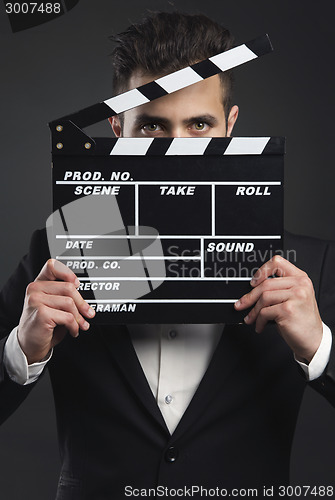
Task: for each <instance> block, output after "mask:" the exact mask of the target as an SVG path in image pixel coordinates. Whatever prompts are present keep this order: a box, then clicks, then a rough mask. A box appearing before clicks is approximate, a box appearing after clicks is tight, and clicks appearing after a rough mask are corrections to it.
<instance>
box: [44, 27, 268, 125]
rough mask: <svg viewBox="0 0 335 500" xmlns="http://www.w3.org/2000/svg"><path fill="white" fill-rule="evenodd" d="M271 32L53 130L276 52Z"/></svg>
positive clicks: (60, 122)
mask: <svg viewBox="0 0 335 500" xmlns="http://www.w3.org/2000/svg"><path fill="white" fill-rule="evenodd" d="M272 50H273V47H272V45H271V42H270V39H269V36H268V35H263V36H261V37H258V38H256V39H254V40H251V41H250V42H248V43H244V44H242V45H239V46H237V47H234V48H232V49H230V50H227V51H225V52H221V53H220V54H216V55H215V56H212V57H209V58H208V59H205V60H203V61H200V62H199V63H196V64H193V65H192V66H188V67H186V68H183V69H180V70H178V71H175V72H174V73H170V74H169V75H166V76H163V77H162V78H158V79H157V80H154V81H152V82H150V83H147V84H146V85H142V86H141V87H138V88H135V89H132V90H128V91H127V92H124V93H122V94H119V95H116V96H114V97H111V98H110V99H106V100H105V101H103V102H100V103H98V104H94V105H92V106H89V107H88V108H84V109H82V110H81V111H78V112H77V113H73V114H71V115H67V116H64V117H63V118H60V119H59V120H57V121H53V122H51V123H50V124H49V126H50V128H51V131H52V133H53V132H54V131H55V127H57V126H58V127H59V128H60V127H62V126H63V122H65V121H68V120H70V121H71V122H72V123H74V124H75V125H76V126H77V127H79V128H80V129H81V128H85V127H88V126H89V125H92V124H94V123H97V122H99V121H102V120H105V119H107V118H110V117H111V116H114V115H117V114H119V113H123V112H124V111H128V110H129V109H132V108H136V107H137V106H140V105H141V104H145V103H147V102H150V101H153V100H155V99H158V98H159V97H163V96H165V95H167V94H171V93H173V92H177V91H178V90H181V89H183V88H185V87H188V86H189V85H193V84H194V83H197V82H201V81H202V80H205V79H206V78H209V77H211V76H214V75H217V74H219V73H221V72H223V71H228V70H230V69H233V68H235V67H237V66H240V65H241V64H244V63H246V62H248V61H252V60H253V59H257V58H258V57H260V56H262V55H265V54H267V53H269V52H272Z"/></svg>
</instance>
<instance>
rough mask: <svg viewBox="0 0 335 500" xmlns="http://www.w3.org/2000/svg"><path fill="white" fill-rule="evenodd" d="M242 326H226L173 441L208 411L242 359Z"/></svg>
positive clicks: (174, 434)
mask: <svg viewBox="0 0 335 500" xmlns="http://www.w3.org/2000/svg"><path fill="white" fill-rule="evenodd" d="M241 329H242V330H243V331H244V328H243V326H242V327H241V326H240V325H226V326H225V328H224V331H223V333H222V336H221V339H220V342H219V344H218V346H217V348H216V350H215V352H214V354H213V357H212V360H211V362H210V364H209V366H208V369H207V371H206V373H205V375H204V377H203V378H202V380H201V382H200V385H199V387H198V389H197V391H196V392H195V394H194V396H193V398H192V400H191V402H190V404H189V406H188V407H187V409H186V411H185V413H184V415H183V417H182V418H181V420H180V422H179V424H178V426H177V428H176V430H175V432H174V433H173V435H172V439H173V440H175V439H178V438H179V437H180V436H181V435H182V434H183V433H184V432H186V431H187V429H188V428H189V427H190V426H191V425H192V423H193V422H195V421H196V420H197V419H198V418H199V417H200V416H201V414H203V413H204V412H205V411H206V408H207V406H208V405H209V404H210V402H211V401H212V399H213V398H214V397H215V396H216V394H217V393H218V392H219V391H220V390H221V387H222V385H223V384H224V383H225V380H226V378H227V376H228V375H229V374H230V373H231V372H232V370H233V369H234V367H235V366H236V364H237V363H238V361H239V359H240V347H239V346H240V344H241V340H242V336H241Z"/></svg>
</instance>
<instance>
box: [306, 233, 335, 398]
mask: <svg viewBox="0 0 335 500" xmlns="http://www.w3.org/2000/svg"><path fill="white" fill-rule="evenodd" d="M318 303H319V310H320V315H321V318H322V321H323V322H324V323H325V324H326V325H328V326H329V328H330V330H331V332H332V336H333V342H332V349H331V353H330V359H329V362H328V365H327V367H326V369H325V371H324V372H323V374H322V375H321V376H320V377H319V378H317V379H315V380H313V381H312V382H310V383H309V384H310V385H311V387H313V388H314V389H315V390H317V391H318V392H319V393H320V394H322V395H323V396H324V397H325V398H326V399H327V400H328V401H329V402H330V403H331V404H332V405H333V406H335V242H331V243H329V244H328V245H327V247H326V249H325V252H324V258H323V262H322V270H321V278H320V288H319V296H318Z"/></svg>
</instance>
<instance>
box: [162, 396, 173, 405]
mask: <svg viewBox="0 0 335 500" xmlns="http://www.w3.org/2000/svg"><path fill="white" fill-rule="evenodd" d="M172 400H173V397H172V396H171V394H168V395H167V396H165V400H164V401H165V403H166V404H167V405H169V404H170V403H172Z"/></svg>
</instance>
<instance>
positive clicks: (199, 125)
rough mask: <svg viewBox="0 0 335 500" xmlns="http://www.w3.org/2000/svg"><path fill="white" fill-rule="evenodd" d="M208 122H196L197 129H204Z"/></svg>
mask: <svg viewBox="0 0 335 500" xmlns="http://www.w3.org/2000/svg"><path fill="white" fill-rule="evenodd" d="M205 126H206V124H205V123H204V122H198V123H195V124H194V128H195V130H204V128H205Z"/></svg>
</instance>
